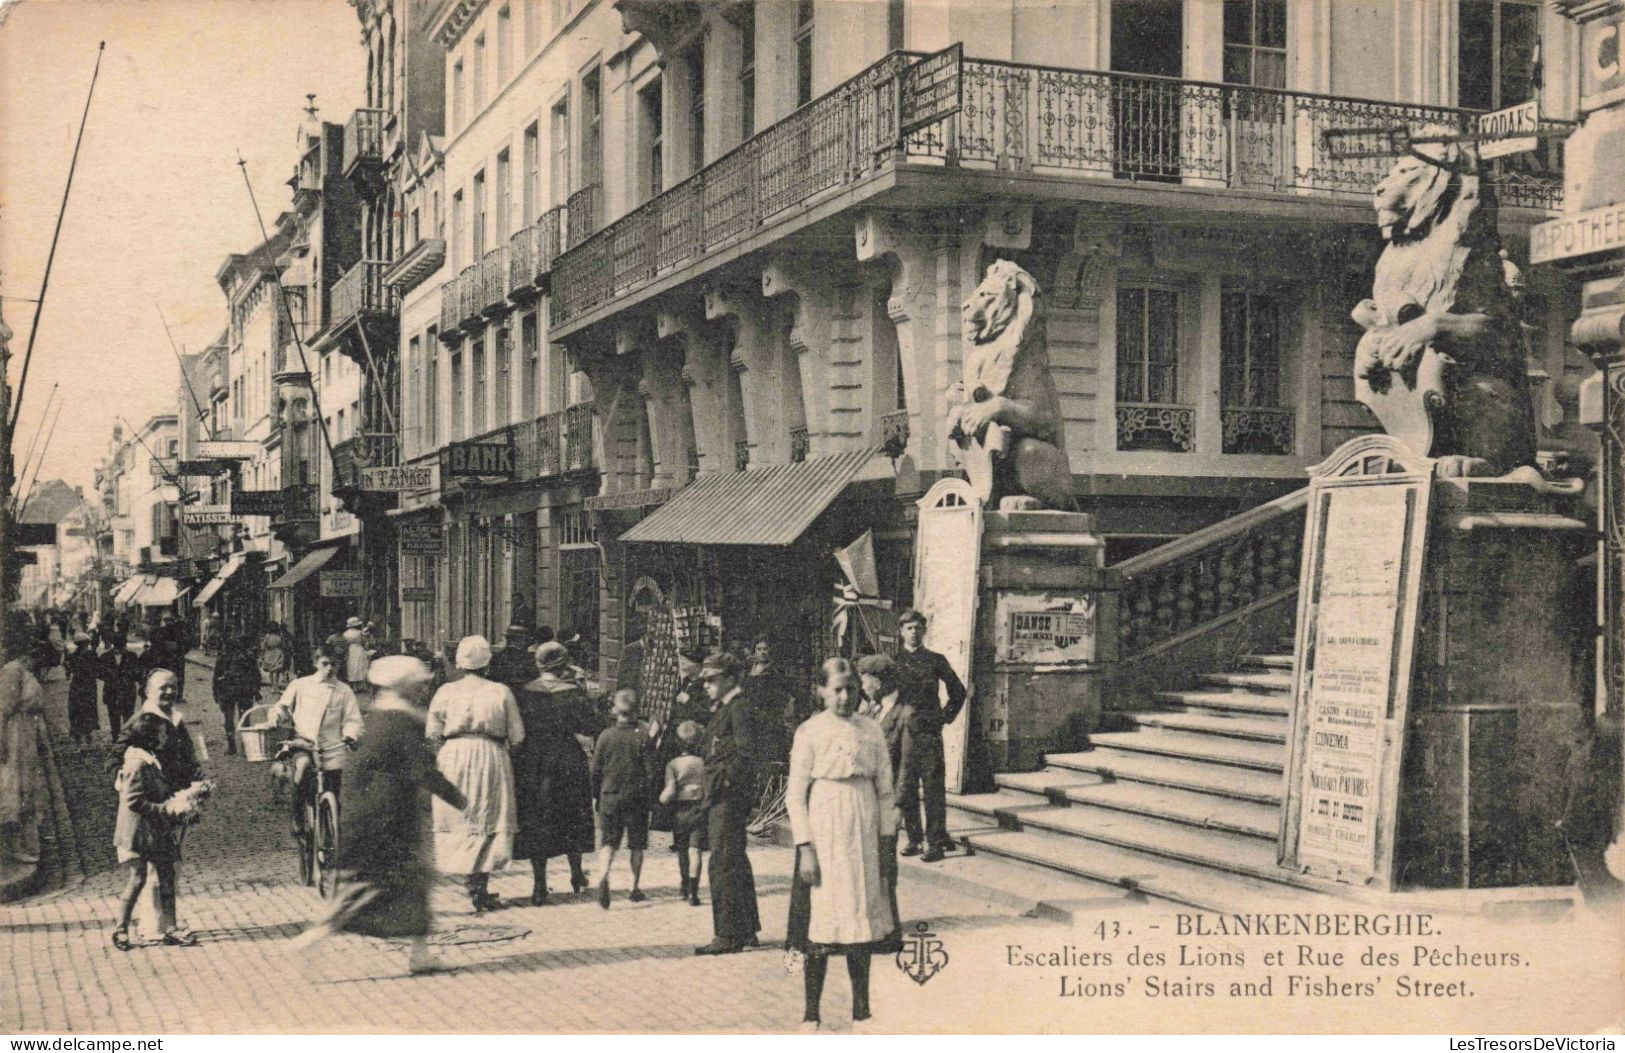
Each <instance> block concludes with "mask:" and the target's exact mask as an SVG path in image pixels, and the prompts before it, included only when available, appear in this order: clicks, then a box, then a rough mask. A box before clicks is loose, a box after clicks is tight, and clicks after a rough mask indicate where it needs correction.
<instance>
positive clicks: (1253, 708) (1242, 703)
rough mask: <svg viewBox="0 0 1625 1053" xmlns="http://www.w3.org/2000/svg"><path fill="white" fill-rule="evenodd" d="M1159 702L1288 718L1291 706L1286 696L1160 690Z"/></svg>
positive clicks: (1252, 692) (1248, 692)
mask: <svg viewBox="0 0 1625 1053" xmlns="http://www.w3.org/2000/svg"><path fill="white" fill-rule="evenodd" d="M1156 699H1157V701H1158V702H1161V703H1163V704H1164V705H1171V706H1184V707H1185V708H1187V709H1205V710H1211V711H1213V712H1220V713H1263V714H1267V715H1269V716H1277V717H1285V716H1287V715H1288V714H1290V713H1291V712H1292V707H1291V705H1290V704H1289V702H1288V700H1287V698H1286V697H1285V696H1283V695H1262V694H1259V693H1258V692H1256V691H1158V692H1157V694H1156Z"/></svg>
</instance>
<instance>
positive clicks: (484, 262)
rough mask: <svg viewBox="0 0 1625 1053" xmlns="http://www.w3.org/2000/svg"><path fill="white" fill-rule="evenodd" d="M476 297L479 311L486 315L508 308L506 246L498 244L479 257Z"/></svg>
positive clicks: (500, 312) (497, 313)
mask: <svg viewBox="0 0 1625 1053" xmlns="http://www.w3.org/2000/svg"><path fill="white" fill-rule="evenodd" d="M478 266H479V272H478V277H477V278H476V279H475V280H476V282H477V283H478V288H477V290H476V294H475V295H476V297H477V299H478V304H477V306H478V308H479V312H480V314H482V315H485V316H487V317H489V316H493V315H499V314H502V313H504V312H506V311H507V309H508V246H506V245H498V246H497V247H496V248H494V249H492V250H491V251H489V252H487V253H486V254H485V255H484V256H482V257H481V258H480V262H479V265H478Z"/></svg>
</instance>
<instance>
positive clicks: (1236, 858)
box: [956, 795, 1294, 883]
mask: <svg viewBox="0 0 1625 1053" xmlns="http://www.w3.org/2000/svg"><path fill="white" fill-rule="evenodd" d="M989 796H991V795H989ZM956 806H958V802H957V801H956ZM1000 825H1001V827H1002V828H1005V829H1015V830H1018V831H1020V830H1029V829H1039V830H1047V831H1049V832H1051V833H1056V834H1062V835H1067V836H1071V837H1077V838H1083V839H1086V840H1089V841H1098V842H1100V843H1101V844H1107V845H1112V846H1113V847H1116V848H1122V849H1128V850H1130V851H1134V852H1143V853H1145V854H1147V855H1152V856H1158V857H1160V858H1164V859H1173V860H1178V861H1179V862H1183V863H1190V864H1193V865H1196V866H1205V867H1213V868H1215V869H1217V870H1223V871H1226V872H1228V873H1232V874H1241V875H1243V876H1246V877H1254V878H1258V879H1259V880H1262V881H1279V882H1287V883H1290V882H1292V881H1293V880H1294V879H1293V875H1292V874H1291V873H1290V872H1288V871H1285V870H1282V869H1281V868H1279V867H1277V866H1276V865H1275V842H1274V839H1273V838H1272V839H1268V840H1265V839H1260V838H1255V837H1239V836H1237V835H1235V834H1233V833H1230V832H1228V831H1220V830H1211V829H1207V830H1204V829H1201V828H1198V827H1193V826H1189V825H1187V824H1184V823H1178V822H1171V821H1168V820H1165V819H1154V818H1151V817H1149V816H1144V815H1134V814H1131V813H1129V812H1120V811H1115V810H1110V809H1105V808H1074V807H1054V806H1051V807H1043V808H1025V809H1021V810H1019V811H1014V812H1007V813H1005V816H1004V820H1003V822H1001V824H1000Z"/></svg>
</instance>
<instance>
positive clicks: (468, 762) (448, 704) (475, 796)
mask: <svg viewBox="0 0 1625 1053" xmlns="http://www.w3.org/2000/svg"><path fill="white" fill-rule="evenodd" d="M490 664H491V645H490V644H488V643H487V642H486V641H485V637H483V636H467V637H464V638H463V641H462V642H461V643H460V644H458V645H457V668H458V669H461V670H463V671H464V675H463V676H462V678H461V679H458V680H454V681H452V682H451V683H449V684H447V685H445V686H444V687H442V688H441V689H440V690H439V691H436V692H435V695H434V699H433V700H432V701H431V702H430V703H429V715H428V720H427V722H426V726H425V728H424V732H425V734H426V736H427V737H428V739H429V741H430V742H431V743H433V744H435V745H436V746H437V747H438V754H437V757H436V766H437V767H439V769H440V773H441V774H442V775H444V776H445V777H446V779H447V780H448V781H450V782H451V784H452V785H453V786H455V787H457V791H458V792H459V793H461V794H462V795H463V798H464V799H465V801H466V802H467V804H466V806H465V807H463V808H460V809H459V808H457V807H455V806H453V805H452V804H450V803H448V802H447V801H444V800H441V799H440V798H438V797H437V798H435V800H434V850H435V864H436V866H437V867H438V868H439V870H440V872H441V873H442V874H466V875H468V898H469V900H470V901H471V902H472V903H473V905H474V911H475V913H480V912H482V911H487V910H495V909H497V908H499V907H501V906H502V901H501V900H500V899H499V898H498V897H497V896H496V895H494V894H493V893H492V892H491V891H490V882H491V871H493V870H500V869H502V868H503V867H505V866H507V865H508V861H509V860H511V859H512V858H513V835H514V831H516V830H517V829H518V828H519V820H518V812H519V808H518V804H517V803H516V801H515V799H514V785H513V762H512V760H511V759H510V758H509V756H508V750H509V749H511V748H512V747H514V746H517V745H519V743H521V742H523V741H524V738H525V725H524V721H522V720H521V719H520V716H519V706H518V704H517V703H515V702H514V697H513V692H512V691H509V690H508V689H507V687H505V686H503V685H502V684H499V683H497V682H496V681H494V680H487V679H485V677H483V676H481V675H480V674H481V673H483V672H484V671H485V668H486V667H487V666H488V665H490Z"/></svg>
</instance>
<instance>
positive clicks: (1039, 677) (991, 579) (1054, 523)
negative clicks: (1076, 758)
mask: <svg viewBox="0 0 1625 1053" xmlns="http://www.w3.org/2000/svg"><path fill="white" fill-rule="evenodd" d="M984 515H985V519H984V524H983V532H982V558H981V580H980V582H979V583H978V588H979V590H980V593H981V595H980V596H979V598H978V614H977V623H976V650H975V659H974V661H973V662H972V663H971V667H972V670H973V674H972V679H973V681H974V692H975V693H974V699H973V701H972V703H971V705H972V707H973V711H974V713H975V714H976V716H977V717H978V720H977V727H978V728H979V731H980V735H981V745H982V748H983V750H984V751H985V754H984V758H983V762H982V763H979V764H978V763H973V764H972V771H973V772H976V773H980V774H984V775H985V774H986V773H987V772H997V771H1032V770H1035V769H1037V768H1039V767H1041V766H1042V764H1043V760H1044V754H1045V753H1049V752H1066V751H1072V750H1077V749H1081V748H1083V747H1084V746H1085V745H1086V744H1087V741H1088V734H1089V732H1090V731H1092V730H1094V729H1095V728H1096V727H1097V726H1098V725H1099V722H1100V711H1101V684H1102V681H1103V679H1104V673H1105V671H1106V670H1107V669H1109V668H1110V666H1111V665H1112V663H1114V662H1115V661H1116V660H1117V653H1116V649H1117V632H1116V620H1117V593H1116V591H1115V587H1116V586H1115V583H1112V584H1108V583H1109V581H1110V580H1111V579H1109V577H1108V575H1107V574H1106V572H1105V571H1104V570H1103V569H1102V568H1103V564H1104V551H1105V546H1104V542H1102V541H1101V539H1100V538H1099V537H1097V536H1096V535H1095V533H1094V517H1093V516H1089V515H1084V514H1080V513H1076V512H1051V511H991V510H990V511H987V512H986V513H984ZM977 781H984V782H985V779H984V780H977Z"/></svg>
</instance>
